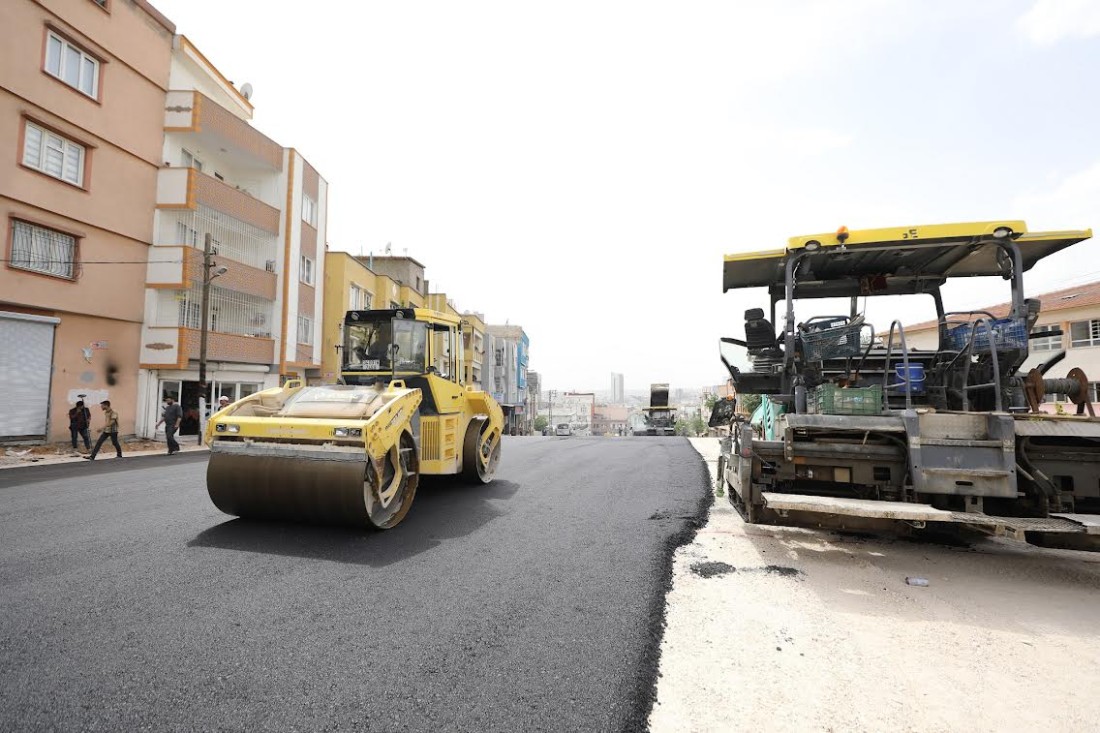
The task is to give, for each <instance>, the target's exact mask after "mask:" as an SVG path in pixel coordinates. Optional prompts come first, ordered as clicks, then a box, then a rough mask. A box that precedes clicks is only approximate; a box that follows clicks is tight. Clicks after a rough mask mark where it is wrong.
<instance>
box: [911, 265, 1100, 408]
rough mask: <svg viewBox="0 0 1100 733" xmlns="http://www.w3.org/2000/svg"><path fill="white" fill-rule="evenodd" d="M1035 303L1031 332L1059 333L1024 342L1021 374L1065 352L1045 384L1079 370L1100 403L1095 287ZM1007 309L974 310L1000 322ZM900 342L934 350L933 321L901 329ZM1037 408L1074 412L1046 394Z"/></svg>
mask: <svg viewBox="0 0 1100 733" xmlns="http://www.w3.org/2000/svg"><path fill="white" fill-rule="evenodd" d="M1035 297H1038V299H1039V303H1040V306H1039V318H1038V320H1037V321H1036V326H1035V330H1047V329H1050V328H1052V327H1055V328H1060V329H1061V330H1062V335H1060V336H1046V337H1043V338H1036V339H1031V340H1030V341H1029V342H1028V352H1029V353H1028V358H1027V361H1025V362H1024V364H1023V367H1022V370H1023V372H1024V373H1026V372H1027V371H1029V370H1030V369H1031V368H1032V367H1035V366H1038V365H1039V364H1041V363H1043V362H1045V361H1047V360H1048V359H1050V358H1051V357H1053V356H1054V355H1055V354H1057V353H1058V352H1059V351H1062V350H1065V351H1066V357H1065V358H1064V359H1062V361H1060V362H1059V363H1057V364H1055V365H1054V366H1052V367H1051V368H1050V370H1049V371H1047V372H1046V374H1045V375H1044V376H1045V377H1046V378H1048V379H1060V378H1063V377H1065V376H1066V375H1067V374H1068V373H1069V370H1070V369H1073V368H1074V367H1078V368H1080V369H1081V370H1082V371H1084V373H1085V374H1086V375H1088V376H1089V377H1090V378H1091V380H1090V382H1089V387H1090V390H1089V394H1090V399H1091V400H1092V401H1093V402H1100V381H1098V380H1100V282H1093V283H1088V284H1085V285H1078V286H1075V287H1072V288H1064V289H1062V290H1056V291H1054V292H1050V293H1043V294H1041V295H1039V296H1035ZM1010 308H1011V304H1010V303H1001V304H999V305H994V306H989V307H986V308H979V309H978V310H981V311H986V312H988V313H990V314H991V315H992V316H993V317H994V318H1004V317H1006V316H1007V315H1008V313H1009V310H1010ZM905 339H906V343H907V345H908V346H909V348H915V349H936V348H938V347H939V330H938V325H937V322H936V321H926V322H924V323H917V324H915V325H912V326H906V327H905ZM1042 409H1043V410H1044V411H1047V412H1055V411H1057V410H1058V409H1062V410H1068V411H1070V412H1072V411H1075V410H1076V406H1075V405H1073V404H1072V403H1070V402H1069V401H1068V400H1067V398H1066V396H1065V395H1064V394H1049V395H1047V396H1046V402H1045V404H1044V405H1043V406H1042Z"/></svg>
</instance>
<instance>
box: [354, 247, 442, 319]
mask: <svg viewBox="0 0 1100 733" xmlns="http://www.w3.org/2000/svg"><path fill="white" fill-rule="evenodd" d="M359 261H360V262H362V263H364V264H365V265H366V266H367V267H369V268H370V269H371V270H372V271H373V272H376V273H378V274H379V275H384V276H386V277H388V278H390V280H391V281H393V283H394V285H395V286H396V287H393V288H392V289H391V292H389V293H388V294H387V296H386V297H387V298H388V299H389V303H388V304H387V305H385V306H382V305H379V306H378V307H379V308H423V307H424V306H425V304H426V303H427V297H428V281H427V279H426V278H425V277H424V265H423V264H421V263H420V262H417V261H416V260H414V259H413V258H412V257H408V256H391V255H389V254H386V255H373V254H372V255H367V256H366V257H360V258H359Z"/></svg>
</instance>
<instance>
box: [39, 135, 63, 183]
mask: <svg viewBox="0 0 1100 733" xmlns="http://www.w3.org/2000/svg"><path fill="white" fill-rule="evenodd" d="M45 150H46V160H45V161H43V162H44V165H43V166H42V170H43V171H45V172H46V173H49V174H50V175H51V176H53V177H55V178H61V171H62V169H63V168H64V165H65V141H64V140H62V139H61V138H59V137H57V136H56V135H50V134H49V133H46V145H45Z"/></svg>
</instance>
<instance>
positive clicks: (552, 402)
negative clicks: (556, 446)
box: [548, 390, 558, 434]
mask: <svg viewBox="0 0 1100 733" xmlns="http://www.w3.org/2000/svg"><path fill="white" fill-rule="evenodd" d="M548 394H549V395H550V433H551V434H553V432H554V398H555V397H557V396H558V393H557V392H556V391H555V390H550V392H549V393H548Z"/></svg>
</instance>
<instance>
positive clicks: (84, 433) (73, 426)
mask: <svg viewBox="0 0 1100 733" xmlns="http://www.w3.org/2000/svg"><path fill="white" fill-rule="evenodd" d="M91 424H92V411H91V410H89V409H88V408H87V407H85V406H84V400H77V403H76V406H75V407H73V408H72V409H71V410H69V435H70V436H72V439H73V450H76V439H77V437H81V438H84V450H91V449H92V438H91V431H90V430H88V428H89V426H91Z"/></svg>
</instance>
